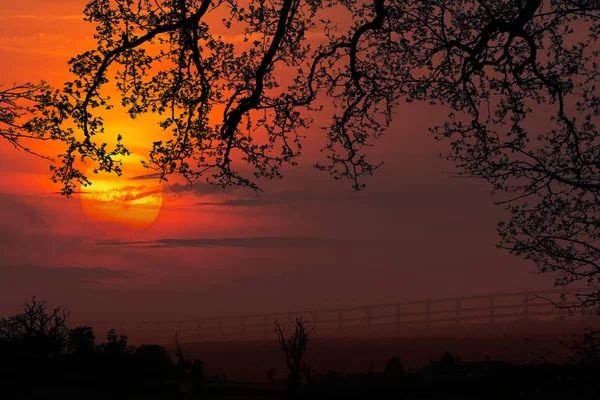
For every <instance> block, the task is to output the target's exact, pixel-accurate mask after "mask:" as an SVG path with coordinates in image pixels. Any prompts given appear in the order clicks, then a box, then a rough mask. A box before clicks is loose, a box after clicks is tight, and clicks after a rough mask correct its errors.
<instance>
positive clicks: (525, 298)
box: [523, 292, 529, 320]
mask: <svg viewBox="0 0 600 400" xmlns="http://www.w3.org/2000/svg"><path fill="white" fill-rule="evenodd" d="M523 318H524V319H525V320H528V319H529V292H523Z"/></svg>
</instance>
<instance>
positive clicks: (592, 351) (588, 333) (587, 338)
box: [569, 327, 600, 368]
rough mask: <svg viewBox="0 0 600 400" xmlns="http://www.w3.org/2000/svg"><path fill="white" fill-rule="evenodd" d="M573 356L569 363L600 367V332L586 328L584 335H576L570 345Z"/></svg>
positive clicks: (570, 357)
mask: <svg viewBox="0 0 600 400" xmlns="http://www.w3.org/2000/svg"><path fill="white" fill-rule="evenodd" d="M569 350H570V351H571V355H570V356H569V361H570V362H571V363H573V364H576V365H583V366H588V367H596V368H598V367H600V331H598V330H596V329H593V328H589V327H588V328H585V330H584V331H583V333H582V334H580V335H576V336H575V337H574V340H573V342H572V343H571V344H570V345H569Z"/></svg>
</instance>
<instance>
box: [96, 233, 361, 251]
mask: <svg viewBox="0 0 600 400" xmlns="http://www.w3.org/2000/svg"><path fill="white" fill-rule="evenodd" d="M99 244H100V245H106V246H129V247H149V248H176V247H240V248H250V249H302V248H343V247H350V246H355V245H356V244H355V243H353V242H351V241H348V240H340V239H333V238H326V237H285V236H272V237H241V238H212V239H170V238H169V239H158V240H152V241H131V242H126V241H124V242H100V243H99Z"/></svg>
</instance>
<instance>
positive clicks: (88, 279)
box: [0, 266, 137, 286]
mask: <svg viewBox="0 0 600 400" xmlns="http://www.w3.org/2000/svg"><path fill="white" fill-rule="evenodd" d="M136 276H137V273H134V272H131V271H122V270H115V269H108V268H102V267H97V268H77V267H43V266H10V267H0V282H4V283H6V284H10V285H11V286H12V285H17V284H19V283H27V284H28V285H35V284H39V283H43V284H44V285H50V286H56V285H59V286H64V285H67V286H68V285H74V284H84V283H99V282H102V281H114V280H131V279H134V278H135V277H136ZM0 286H3V285H1V284H0Z"/></svg>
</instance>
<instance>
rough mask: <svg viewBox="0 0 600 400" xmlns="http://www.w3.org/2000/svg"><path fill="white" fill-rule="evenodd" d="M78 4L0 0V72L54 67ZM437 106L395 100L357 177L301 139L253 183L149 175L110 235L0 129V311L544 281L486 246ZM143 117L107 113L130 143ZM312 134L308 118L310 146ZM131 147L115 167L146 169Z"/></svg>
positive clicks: (71, 33) (387, 295) (225, 302)
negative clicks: (299, 149)
mask: <svg viewBox="0 0 600 400" xmlns="http://www.w3.org/2000/svg"><path fill="white" fill-rule="evenodd" d="M84 5H85V0H61V1H53V2H48V1H45V0H20V1H16V2H12V1H11V2H8V1H5V2H2V5H0V10H1V11H2V12H1V13H0V14H1V15H0V58H1V59H2V63H0V83H3V84H8V85H10V84H12V83H13V82H24V81H27V80H31V81H36V80H39V79H44V80H47V81H48V82H50V83H51V84H54V85H60V84H61V82H63V81H64V80H67V79H69V74H68V67H67V61H68V59H69V57H71V56H74V55H75V54H77V53H78V52H80V51H84V50H87V49H89V48H92V47H93V46H94V40H93V38H92V34H93V26H91V25H89V24H87V23H85V22H83V21H82V20H81V11H82V9H83V7H84ZM444 116H445V111H444V109H442V108H432V107H430V106H427V105H424V104H411V105H403V106H401V107H399V108H398V109H397V113H396V116H395V120H394V122H393V123H392V126H391V127H390V128H389V130H388V131H387V133H386V134H385V136H384V138H383V139H382V140H380V141H379V143H377V146H376V147H375V148H373V149H372V150H371V151H370V153H369V156H370V157H371V158H372V159H380V160H383V161H384V163H385V164H384V166H383V167H382V168H381V169H380V170H379V171H378V172H377V173H376V176H375V177H373V178H372V179H369V180H367V181H366V183H367V184H368V186H367V189H366V190H365V191H364V192H361V193H351V185H350V183H349V182H335V181H333V179H331V178H330V177H328V176H327V175H326V174H324V173H322V172H319V171H316V170H313V169H312V168H311V165H312V164H313V163H314V162H315V161H317V160H318V159H319V156H320V154H319V153H318V152H314V153H306V155H305V157H304V158H303V159H302V160H301V162H300V166H299V167H296V168H293V169H291V168H287V169H286V170H284V174H285V176H286V177H285V179H284V180H283V181H277V182H270V183H265V184H264V185H263V188H264V190H265V192H264V194H263V195H261V197H260V199H258V198H256V196H255V195H254V194H253V193H250V192H248V191H244V190H235V191H232V190H229V191H223V190H220V189H217V188H213V187H208V186H206V185H196V186H194V187H192V188H184V187H182V186H178V185H163V190H164V192H163V194H164V198H163V206H162V209H161V211H160V214H159V215H158V218H157V219H156V221H155V222H154V223H153V224H152V225H151V226H150V227H148V228H147V229H146V230H144V231H141V232H138V233H136V234H135V235H130V236H128V237H127V238H126V241H127V243H125V244H124V243H122V242H119V243H115V241H116V240H123V239H122V238H120V239H115V237H113V236H111V235H107V234H106V232H103V231H101V230H100V229H98V224H94V223H92V222H90V220H89V219H88V218H87V217H86V215H85V214H84V212H83V210H82V207H81V202H80V199H79V198H73V199H65V198H62V197H60V196H58V195H56V194H53V192H56V191H57V190H59V188H58V187H57V186H55V185H54V184H53V183H52V182H51V181H50V174H49V172H48V170H47V168H48V165H47V163H46V162H44V161H41V160H38V159H35V158H32V157H31V156H27V155H24V154H22V153H19V152H17V151H16V150H14V149H13V148H11V147H10V145H8V144H7V143H0V177H1V178H0V179H1V182H2V187H1V188H0V252H1V254H2V256H3V257H2V258H1V259H0V315H5V314H6V313H8V312H14V311H15V310H17V309H18V308H19V306H20V305H21V304H22V303H23V301H25V300H27V299H28V298H30V297H31V296H32V295H37V296H38V297H41V298H44V299H47V300H49V302H50V303H52V304H56V303H63V304H66V305H68V306H70V307H71V308H72V309H73V313H74V314H76V315H84V314H85V315H88V316H91V317H93V318H102V319H104V318H108V317H115V318H121V317H124V318H131V319H134V320H135V319H151V318H159V319H160V318H170V317H174V316H204V315H216V314H225V315H226V314H237V313H245V312H255V311H278V310H288V309H298V308H302V309H304V308H319V307H332V306H345V305H359V304H367V303H379V302H388V301H389V302H394V301H400V300H407V299H422V298H427V297H430V298H435V297H446V296H459V295H470V294H484V293H488V292H493V291H512V290H514V291H518V290H527V289H538V288H539V289H541V288H550V287H551V279H550V278H549V277H540V276H536V275H534V273H533V271H534V266H533V265H532V264H530V263H528V262H525V261H523V260H521V259H519V258H516V257H513V256H510V255H508V254H507V253H505V252H504V251H501V250H498V249H496V248H495V243H496V241H497V236H496V233H495V224H496V222H497V221H499V220H500V219H501V218H502V217H503V215H504V212H503V211H502V209H501V208H499V207H495V206H493V205H492V199H491V198H490V197H489V195H488V193H487V192H486V187H485V185H483V183H482V182H478V181H473V180H459V179H456V178H451V177H450V176H448V174H447V173H445V172H448V171H451V170H452V165H451V164H450V163H449V162H447V161H445V160H441V159H439V157H438V154H439V153H440V152H444V151H445V149H446V148H445V145H444V144H440V143H437V142H436V141H435V140H434V139H433V137H432V136H431V135H430V134H429V133H428V131H427V128H428V127H429V126H431V125H432V124H434V123H436V122H441V121H443V118H444ZM149 119H151V118H148V119H142V120H139V121H138V120H136V121H132V120H128V119H127V118H126V117H124V116H123V115H122V113H121V112H120V111H119V110H117V111H116V112H115V113H114V115H110V116H108V117H107V126H108V128H109V131H110V130H112V131H114V130H119V131H121V132H122V133H123V134H124V136H125V138H126V144H128V145H129V146H130V147H131V148H132V149H133V150H134V152H135V153H137V157H138V159H139V158H140V157H144V156H145V155H146V154H147V151H148V150H149V146H150V143H151V141H152V140H153V138H154V137H157V135H159V132H158V130H157V128H156V127H155V125H154V124H152V123H151V122H150V121H149ZM319 135H321V132H319V130H318V129H314V130H313V131H310V132H307V136H308V137H309V139H308V141H309V146H308V147H309V148H310V147H311V145H312V147H315V146H316V143H318V141H319ZM44 150H45V151H46V152H47V153H48V154H51V153H52V151H56V148H55V147H53V146H50V147H46V148H44ZM145 152H146V153H145ZM138 159H135V160H133V159H132V160H133V161H135V162H129V163H127V164H126V170H125V178H132V177H135V176H139V175H142V174H145V173H148V171H144V170H143V169H142V168H141V167H140V166H139V162H138V161H139V160H138ZM151 183H152V184H154V181H152V182H151ZM232 238H242V239H239V240H232ZM207 239H211V240H207ZM142 241H143V242H144V244H136V243H133V242H142Z"/></svg>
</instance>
